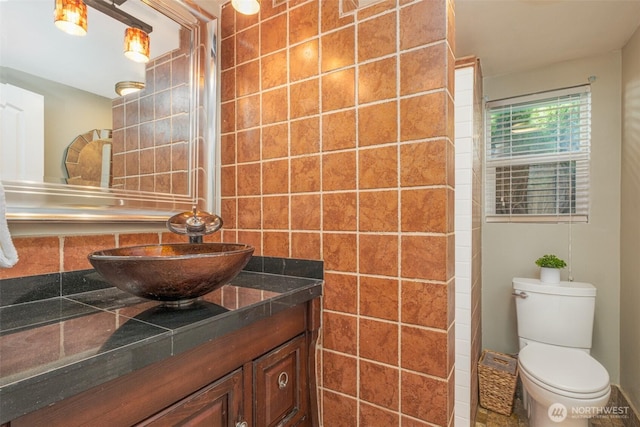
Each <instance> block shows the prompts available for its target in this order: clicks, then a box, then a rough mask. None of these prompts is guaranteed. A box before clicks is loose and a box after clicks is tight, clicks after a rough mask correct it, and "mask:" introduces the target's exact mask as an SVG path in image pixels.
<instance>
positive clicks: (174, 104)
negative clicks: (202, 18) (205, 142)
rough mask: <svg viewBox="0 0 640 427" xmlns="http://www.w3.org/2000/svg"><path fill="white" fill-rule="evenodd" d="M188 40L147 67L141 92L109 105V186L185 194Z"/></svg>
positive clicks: (187, 148)
mask: <svg viewBox="0 0 640 427" xmlns="http://www.w3.org/2000/svg"><path fill="white" fill-rule="evenodd" d="M190 43H191V40H190V38H189V36H188V33H187V32H185V31H183V32H182V34H181V39H180V45H181V47H180V48H179V49H176V50H174V51H172V52H168V53H166V54H164V55H162V56H159V57H158V58H155V59H154V60H152V61H151V62H149V63H148V64H147V66H146V78H145V85H146V86H145V88H144V89H143V90H141V91H139V92H136V93H133V94H130V95H127V96H124V97H118V98H115V99H114V101H113V159H112V169H113V170H112V187H113V188H123V189H126V190H139V191H151V192H159V193H172V194H187V193H188V191H189V188H188V186H189V181H188V169H189V166H190V163H189V159H190V154H189V153H190V150H189V134H190V121H189V114H188V112H189V100H190V98H189V96H190V93H189V61H190V55H189V52H190V48H191V45H190Z"/></svg>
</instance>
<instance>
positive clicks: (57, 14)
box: [53, 0, 87, 36]
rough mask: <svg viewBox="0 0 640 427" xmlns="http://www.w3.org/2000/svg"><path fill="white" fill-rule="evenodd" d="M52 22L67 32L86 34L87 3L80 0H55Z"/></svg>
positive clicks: (78, 34) (79, 34) (75, 34)
mask: <svg viewBox="0 0 640 427" xmlns="http://www.w3.org/2000/svg"><path fill="white" fill-rule="evenodd" d="M53 22H55V24H56V27H58V28H59V29H61V30H62V31H64V32H65V33H67V34H71V35H73V36H84V35H86V34H87V5H85V4H84V2H83V1H82V0H56V3H55V9H54V10H53Z"/></svg>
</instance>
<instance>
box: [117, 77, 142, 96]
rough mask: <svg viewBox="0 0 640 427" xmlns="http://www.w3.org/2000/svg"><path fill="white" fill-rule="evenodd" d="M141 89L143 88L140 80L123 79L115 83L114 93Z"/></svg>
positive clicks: (122, 94)
mask: <svg viewBox="0 0 640 427" xmlns="http://www.w3.org/2000/svg"><path fill="white" fill-rule="evenodd" d="M142 89H144V83H142V82H133V81H123V82H118V83H116V93H117V94H118V95H120V96H125V95H129V94H130V93H134V92H138V91H140V90H142Z"/></svg>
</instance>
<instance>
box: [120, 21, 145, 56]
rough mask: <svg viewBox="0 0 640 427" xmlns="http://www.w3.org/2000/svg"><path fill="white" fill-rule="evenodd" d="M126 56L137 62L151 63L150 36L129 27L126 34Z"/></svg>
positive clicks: (138, 29)
mask: <svg viewBox="0 0 640 427" xmlns="http://www.w3.org/2000/svg"><path fill="white" fill-rule="evenodd" d="M124 56H126V57H127V58H129V59H131V60H132V61H135V62H143V63H147V62H149V34H147V33H145V32H144V31H142V30H141V29H140V28H135V27H129V28H127V29H126V30H125V32H124Z"/></svg>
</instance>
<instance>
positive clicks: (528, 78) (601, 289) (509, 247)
mask: <svg viewBox="0 0 640 427" xmlns="http://www.w3.org/2000/svg"><path fill="white" fill-rule="evenodd" d="M590 76H595V77H596V81H595V82H594V83H593V85H592V92H591V93H592V134H591V210H590V217H589V223H588V224H573V225H572V226H571V230H572V239H571V240H572V242H571V246H572V251H571V252H572V256H571V260H572V262H571V274H572V276H573V279H574V280H575V281H582V282H591V283H593V284H594V285H595V286H596V287H597V289H598V295H597V300H596V315H595V316H596V318H595V325H594V333H593V349H592V355H593V356H594V357H595V358H596V359H597V360H599V361H600V362H601V363H602V364H603V365H604V366H605V367H606V368H607V370H608V371H609V374H610V376H611V380H612V382H614V383H618V382H619V378H620V376H619V373H620V316H619V310H620V267H619V266H620V150H621V91H620V88H621V52H620V51H616V52H611V53H609V54H605V55H601V56H597V57H591V58H585V59H581V60H576V61H568V62H564V63H560V64H555V65H552V66H548V67H545V68H541V69H537V70H532V71H528V72H522V73H517V74H511V75H506V76H501V77H493V78H486V79H485V80H484V94H485V96H486V97H487V99H488V100H494V99H500V98H505V97H510V96H516V95H523V94H528V93H534V92H539V91H544V90H550V89H557V88H562V87H568V86H575V85H580V84H585V83H587V81H588V80H587V79H588V78H589V77H590ZM569 230H570V226H569V225H567V224H495V223H494V224H486V223H485V224H484V225H483V230H482V233H483V246H482V251H483V252H482V257H483V261H482V268H483V276H482V277H483V279H482V281H483V291H482V292H483V293H482V325H483V335H482V342H483V346H484V347H485V348H489V349H493V350H498V351H503V352H508V353H515V352H517V351H518V344H517V335H516V318H515V306H514V302H513V300H512V297H511V278H512V277H514V276H521V277H522V276H524V277H537V276H538V274H539V273H538V269H537V267H536V266H535V264H534V261H535V260H536V259H537V258H538V257H539V256H541V255H543V254H545V253H555V254H556V255H558V256H559V257H561V258H564V259H565V260H567V261H569V250H568V247H569ZM636 263H637V261H636ZM568 274H569V269H568V268H567V269H565V270H564V271H563V276H562V278H563V280H566V279H567V277H568Z"/></svg>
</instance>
